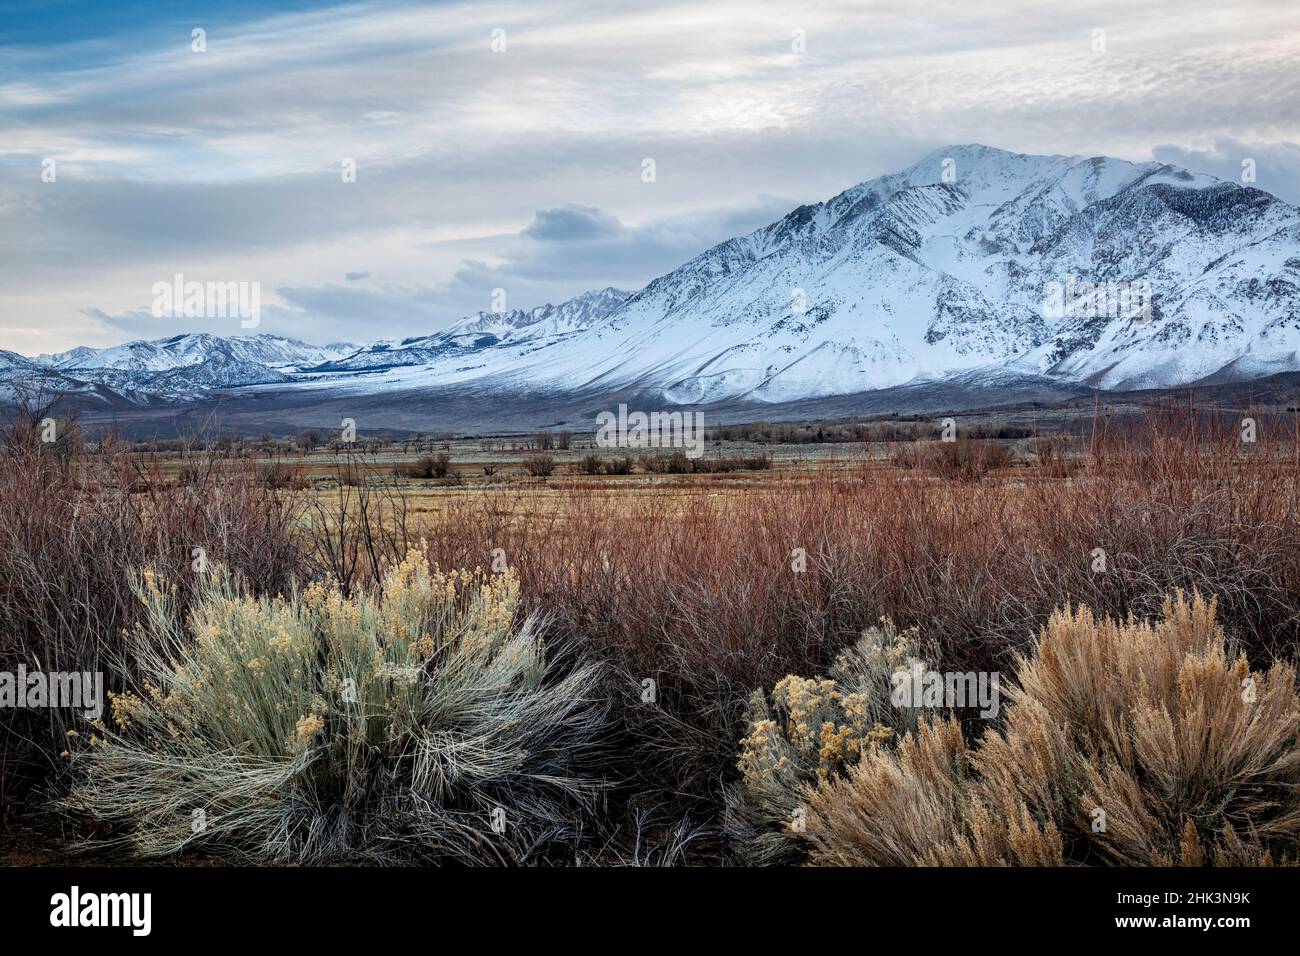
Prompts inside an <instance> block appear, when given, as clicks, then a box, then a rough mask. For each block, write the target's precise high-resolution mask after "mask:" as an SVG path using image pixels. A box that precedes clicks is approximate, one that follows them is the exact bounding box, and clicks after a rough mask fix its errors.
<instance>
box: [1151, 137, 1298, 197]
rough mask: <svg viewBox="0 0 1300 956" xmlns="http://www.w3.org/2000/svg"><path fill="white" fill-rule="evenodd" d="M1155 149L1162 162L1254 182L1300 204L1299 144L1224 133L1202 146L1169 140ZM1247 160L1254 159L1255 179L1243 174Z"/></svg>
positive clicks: (1226, 178)
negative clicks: (1257, 140) (1245, 139)
mask: <svg viewBox="0 0 1300 956" xmlns="http://www.w3.org/2000/svg"><path fill="white" fill-rule="evenodd" d="M1152 153H1153V154H1154V155H1155V158H1156V159H1158V160H1160V161H1161V162H1164V163H1172V164H1173V165H1175V166H1187V167H1190V168H1191V169H1197V170H1200V171H1202V172H1206V173H1210V174H1211V175H1214V176H1218V177H1219V178H1220V179H1224V180H1228V181H1229V182H1231V181H1234V180H1235V181H1236V182H1239V183H1243V184H1244V185H1253V186H1256V187H1258V188H1259V189H1263V190H1265V191H1266V192H1270V193H1272V194H1273V195H1275V196H1277V197H1278V198H1279V199H1284V200H1286V201H1287V202H1289V203H1292V204H1293V205H1300V144H1297V143H1243V142H1241V141H1240V140H1236V139H1231V138H1229V137H1222V138H1220V139H1216V140H1215V141H1214V142H1213V143H1212V144H1210V145H1209V146H1206V147H1202V148H1199V149H1188V148H1185V147H1181V146H1175V145H1173V144H1169V143H1166V144H1162V145H1160V146H1157V147H1156V148H1155V149H1154V150H1152ZM1248 160H1249V161H1253V162H1252V164H1251V165H1252V166H1253V170H1254V175H1255V181H1254V182H1253V183H1247V182H1246V181H1245V180H1243V178H1242V177H1243V175H1244V174H1245V169H1246V167H1245V166H1243V163H1246V162H1247V161H1248Z"/></svg>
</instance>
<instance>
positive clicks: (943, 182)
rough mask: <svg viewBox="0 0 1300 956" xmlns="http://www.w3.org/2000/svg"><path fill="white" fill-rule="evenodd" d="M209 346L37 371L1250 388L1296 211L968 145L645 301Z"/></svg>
mask: <svg viewBox="0 0 1300 956" xmlns="http://www.w3.org/2000/svg"><path fill="white" fill-rule="evenodd" d="M1053 288H1066V289H1071V290H1074V289H1080V290H1087V291H1085V292H1083V293H1081V294H1080V296H1079V297H1077V298H1076V297H1074V293H1073V292H1071V294H1070V298H1069V301H1067V302H1064V303H1063V304H1064V308H1063V309H1062V310H1059V311H1061V312H1062V314H1059V315H1058V314H1055V313H1054V312H1053V311H1052V310H1051V309H1050V308H1048V307H1047V305H1046V302H1047V300H1048V292H1049V290H1051V289H1053ZM1116 288H1121V289H1122V290H1123V291H1125V292H1131V291H1132V290H1133V289H1138V290H1143V296H1144V298H1145V301H1146V304H1147V308H1145V310H1144V311H1143V312H1142V313H1141V314H1109V313H1108V312H1105V311H1103V312H1101V313H1100V314H1099V313H1098V312H1097V310H1096V308H1094V306H1096V304H1097V303H1098V302H1102V303H1109V302H1111V301H1114V300H1116V297H1115V296H1114V294H1113V293H1114V290H1115V289H1116ZM1107 296H1110V298H1107ZM1081 303H1082V305H1081ZM187 338H188V339H194V340H195V341H186V342H180V343H179V344H175V342H176V340H181V339H187ZM201 338H202V337H201V336H199V337H197V338H196V337H195V336H190V337H184V336H177V337H173V339H169V340H157V341H156V342H153V343H126V344H125V345H123V346H116V347H114V349H117V350H119V351H118V353H115V354H109V356H108V358H105V357H104V356H105V355H106V353H113V352H114V350H113V349H107V350H86V349H84V348H83V349H74V350H70V352H67V353H60V355H59V356H54V357H47V356H41V357H38V359H46V360H47V361H46V362H44V363H42V362H41V361H38V360H24V361H25V362H31V363H33V364H34V365H36V366H38V367H39V366H42V365H43V366H44V367H47V368H50V369H52V370H55V371H57V372H58V373H60V374H63V375H68V376H73V377H80V376H85V377H86V380H89V381H93V382H96V383H98V384H101V385H105V386H107V387H109V388H113V389H118V388H126V387H128V386H134V387H135V389H136V390H137V391H144V392H147V393H149V394H151V395H157V394H162V395H168V394H174V395H176V396H180V397H182V398H183V397H184V396H192V395H194V394H196V393H199V392H202V391H204V390H210V389H219V388H249V389H267V388H272V389H279V388H288V389H302V388H310V389H329V390H334V391H339V392H341V393H344V394H367V393H373V392H383V391H403V390H418V389H420V388H425V387H433V386H437V387H439V388H442V387H455V386H469V385H473V386H474V388H475V389H476V390H480V391H488V392H497V393H501V394H504V395H509V394H522V393H526V392H527V393H532V392H540V393H552V394H578V393H588V392H596V391H602V390H603V391H606V392H613V391H618V390H636V391H639V392H642V393H645V394H657V395H659V396H661V397H662V399H663V401H665V402H668V403H678V404H699V403H706V402H712V401H719V400H731V399H744V400H749V401H760V402H788V401H796V400H800V399H805V398H815V397H819V396H829V395H837V394H853V393H858V392H867V391H872V390H878V389H886V388H892V387H897V386H902V385H907V384H915V383H931V382H942V381H944V380H945V379H951V378H954V377H956V376H963V377H964V378H963V381H966V380H969V379H970V378H971V377H972V376H973V377H975V378H979V377H981V376H984V377H987V378H988V379H989V380H990V381H994V380H997V378H998V377H999V376H1005V375H1015V376H1027V377H1031V378H1033V377H1041V378H1043V379H1044V380H1047V381H1055V382H1060V383H1063V384H1070V385H1085V386H1091V387H1098V388H1103V389H1118V388H1128V389H1133V388H1146V387H1167V386H1174V385H1185V384H1191V383H1194V382H1197V381H1201V380H1235V379H1246V378H1251V377H1259V376H1263V375H1270V374H1274V373H1277V372H1280V371H1290V370H1296V369H1300V211H1298V210H1296V209H1295V208H1294V207H1291V206H1289V205H1287V204H1286V203H1284V202H1282V201H1281V200H1279V199H1277V198H1276V197H1274V196H1272V195H1270V194H1268V193H1266V192H1263V191H1262V190H1258V189H1256V188H1254V187H1252V186H1248V185H1241V184H1237V183H1232V182H1226V181H1221V180H1218V179H1215V178H1214V177H1212V176H1208V175H1206V174H1202V173H1194V172H1190V171H1188V170H1185V169H1181V168H1179V167H1175V166H1172V165H1169V164H1166V163H1159V162H1146V163H1135V162H1130V161H1127V160H1120V159H1114V158H1110V157H1105V156H1092V157H1083V156H1062V155H1041V156H1033V155H1025V154H1020V153H1012V152H1008V151H1005V150H999V149H996V148H994V147H988V146H983V145H980V144H966V145H953V146H948V147H942V148H940V149H938V150H935V151H933V152H932V153H930V154H928V155H927V156H925V157H923V158H922V159H921V160H919V161H918V162H917V163H914V164H913V165H912V166H909V167H907V168H906V169H903V170H901V171H899V172H895V173H888V174H885V175H883V176H878V177H876V178H874V179H870V180H866V181H864V182H861V183H858V184H856V185H853V186H850V187H848V188H847V189H845V190H843V191H841V192H840V193H838V194H836V195H835V196H832V197H830V198H829V199H827V200H824V201H822V202H819V203H812V204H806V205H802V206H799V207H797V208H795V209H793V210H791V211H790V212H789V213H787V214H786V215H785V216H783V217H781V218H780V219H778V220H776V221H774V222H772V223H769V224H767V225H766V226H762V227H760V228H758V229H755V230H753V231H751V232H750V233H748V234H746V235H744V236H737V237H733V238H731V239H728V240H725V241H724V242H721V243H718V244H716V245H715V246H713V247H711V248H709V249H706V250H704V251H703V252H701V253H700V254H699V255H697V256H695V257H693V258H691V259H690V260H688V261H687V262H685V263H683V264H682V265H681V266H679V267H678V268H676V269H674V270H672V271H671V272H668V273H666V274H664V275H662V276H659V277H657V278H655V279H654V280H652V281H651V282H649V283H648V284H647V285H646V286H645V287H644V288H643V289H641V290H639V291H636V292H631V293H629V292H625V291H623V290H619V289H614V288H612V287H610V288H605V289H600V290H592V291H590V292H586V293H583V294H581V295H579V296H575V297H574V298H573V299H570V300H566V301H565V302H561V303H559V304H558V305H550V304H547V305H544V306H538V307H536V308H533V309H518V310H512V311H509V312H506V311H502V312H499V313H498V312H480V313H477V314H476V315H473V316H467V317H465V318H463V319H461V320H459V321H457V322H455V323H453V324H452V325H450V326H448V327H447V328H445V329H442V330H440V331H438V332H434V333H431V334H429V335H424V336H413V337H408V338H405V339H401V340H381V341H378V342H373V343H370V344H369V345H361V346H351V345H349V344H346V343H341V344H339V345H338V346H336V347H315V346H308V345H307V344H306V343H302V342H296V340H287V339H283V337H269V338H276V339H279V340H280V342H281V343H283V342H293V343H295V344H294V345H293V346H284V345H283V344H277V345H276V347H274V348H273V347H271V343H269V342H262V343H260V345H259V347H258V348H256V349H254V348H252V346H237V345H231V344H230V343H232V342H235V341H236V340H238V339H241V338H244V337H234V338H232V339H226V340H223V339H220V338H219V337H215V336H209V337H208V338H207V339H202V340H201V341H200V340H199V339H201ZM248 338H249V339H258V338H262V337H256V336H255V337H248ZM166 342H173V343H174V344H173V346H167V347H161V346H160V345H159V343H166ZM128 346H134V349H130V348H128ZM313 349H316V350H317V351H316V352H311V351H310V350H313ZM327 351H328V352H329V354H326V352H327ZM91 353H93V354H91ZM159 353H167V354H166V355H165V356H164V359H158V358H157V356H158V354H159ZM196 355H197V356H200V358H199V360H198V361H195V362H188V361H181V359H188V358H193V357H194V356H196ZM177 356H179V358H177ZM313 357H316V358H319V361H312V359H313ZM173 358H175V359H176V361H175V362H174V363H173V364H170V365H168V364H167V363H168V362H172V360H173ZM159 362H162V364H163V365H164V366H165V367H155V366H157V365H158V364H159ZM133 363H134V364H133ZM118 365H121V366H123V367H117V366H118ZM198 366H209V367H207V368H199V367H198ZM5 367H6V366H5V365H4V364H3V363H0V375H3V374H6V373H5V372H4V368H5ZM14 367H15V368H18V366H14ZM187 369H188V371H186V370H187Z"/></svg>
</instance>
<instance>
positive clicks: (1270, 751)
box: [808, 594, 1300, 866]
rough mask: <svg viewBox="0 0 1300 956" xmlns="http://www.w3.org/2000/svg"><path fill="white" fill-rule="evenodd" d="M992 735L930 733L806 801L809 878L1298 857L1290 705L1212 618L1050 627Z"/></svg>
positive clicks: (1070, 619) (1283, 667) (1200, 610)
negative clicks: (825, 868) (872, 871)
mask: <svg viewBox="0 0 1300 956" xmlns="http://www.w3.org/2000/svg"><path fill="white" fill-rule="evenodd" d="M1017 670H1018V682H1019V687H1018V688H1016V689H1013V691H1012V693H1011V704H1010V706H1008V707H1007V708H1006V709H1005V711H1004V715H1005V721H1006V722H1005V726H1004V728H1003V729H1002V730H1001V732H989V733H988V734H987V735H986V736H984V737H983V738H982V739H981V740H980V742H979V743H978V744H977V745H976V746H975V747H973V748H972V747H970V746H968V745H967V744H966V742H965V741H964V740H963V738H962V734H961V730H960V729H959V728H958V726H957V724H956V723H955V722H953V721H951V720H948V721H944V720H932V721H930V722H929V723H928V724H926V725H924V726H923V727H922V728H921V729H920V731H919V733H918V734H917V735H916V736H914V737H913V736H909V737H908V738H907V739H906V740H905V741H904V743H903V745H901V746H900V747H899V749H898V751H897V753H891V752H887V751H884V750H880V749H877V750H874V751H871V752H869V753H868V754H867V755H866V756H865V757H864V758H863V759H862V761H861V762H860V763H859V764H858V765H857V766H856V767H855V768H854V769H853V770H852V771H851V772H850V774H849V775H848V776H847V777H830V778H828V779H826V780H825V781H823V782H822V783H821V784H820V785H819V787H818V788H817V790H816V791H815V792H814V793H812V795H811V796H810V798H809V816H808V836H809V839H810V840H811V842H812V844H813V848H814V849H813V853H812V860H813V862H815V863H828V864H847V865H884V866H890V865H892V866H898V865H915V864H922V865H963V866H985V865H996V864H1020V865H1045V864H1050V865H1055V864H1061V863H1076V864H1077V863H1098V862H1103V863H1111V864H1117V865H1121V866H1170V865H1174V864H1181V865H1185V866H1200V865H1202V864H1207V863H1212V864H1215V865H1247V864H1268V863H1282V862H1292V861H1294V860H1295V857H1296V848H1297V842H1298V841H1300V697H1298V696H1297V693H1296V684H1295V681H1296V675H1295V671H1294V669H1293V668H1292V667H1291V666H1290V665H1287V664H1281V663H1279V664H1274V665H1273V666H1272V667H1271V668H1270V669H1269V670H1268V672H1267V673H1260V672H1252V671H1251V669H1250V666H1249V665H1248V664H1247V662H1246V659H1245V657H1244V656H1243V657H1239V658H1236V659H1235V660H1234V659H1233V657H1232V656H1231V654H1230V653H1229V649H1228V645H1227V643H1226V641H1225V639H1224V635H1223V632H1222V630H1221V629H1220V628H1219V626H1218V624H1217V623H1216V620H1215V606H1214V603H1213V602H1209V603H1207V602H1205V601H1204V600H1202V599H1201V598H1200V596H1199V595H1198V596H1196V597H1194V598H1193V599H1192V600H1191V601H1188V600H1186V599H1185V598H1184V597H1183V596H1182V594H1179V595H1178V596H1177V597H1176V598H1174V599H1173V600H1169V601H1166V603H1165V608H1164V614H1163V618H1162V619H1161V620H1159V621H1157V622H1155V623H1154V624H1149V623H1139V622H1137V621H1135V620H1133V619H1129V620H1128V621H1127V622H1124V623H1121V622H1117V621H1114V620H1110V619H1102V620H1098V619H1096V618H1094V616H1093V614H1092V612H1091V611H1090V610H1088V609H1087V608H1086V607H1081V608H1079V609H1077V610H1073V611H1071V610H1068V609H1067V610H1063V611H1058V612H1057V613H1056V614H1054V615H1053V616H1052V618H1051V620H1050V621H1049V622H1048V624H1047V626H1046V628H1044V630H1043V632H1042V635H1041V637H1040V638H1039V641H1038V644H1037V647H1036V648H1035V649H1034V651H1033V652H1032V654H1031V655H1030V656H1028V657H1024V658H1021V659H1020V660H1019V662H1018V668H1017Z"/></svg>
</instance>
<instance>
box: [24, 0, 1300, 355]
mask: <svg viewBox="0 0 1300 956" xmlns="http://www.w3.org/2000/svg"><path fill="white" fill-rule="evenodd" d="M1063 8H1068V9H1063ZM195 30H202V31H203V33H202V34H201V35H200V36H201V39H202V41H203V42H202V43H198V42H196V40H195V38H194V37H195V33H194V31H195ZM1099 30H1100V31H1104V35H1099V34H1097V33H1096V31H1099ZM1099 36H1100V38H1101V40H1102V41H1104V42H1101V43H1099V42H1098V38H1099ZM196 46H203V47H205V49H203V50H195V47H196ZM494 47H495V49H494ZM1099 47H1104V49H1099ZM966 142H982V143H986V144H989V145H993V146H999V147H1003V148H1006V149H1013V150H1018V151H1023V152H1052V153H1069V154H1075V153H1077V154H1084V155H1096V154H1108V155H1113V156H1119V157H1123V158H1126V159H1133V160H1149V159H1153V158H1155V159H1159V160H1163V161H1168V162H1174V163H1179V164H1182V165H1186V166H1189V167H1191V168H1194V169H1197V170H1201V171H1205V172H1210V173H1214V174H1216V175H1219V176H1222V177H1224V178H1236V177H1238V176H1239V174H1240V170H1241V161H1242V159H1243V158H1246V157H1250V158H1253V159H1255V160H1256V166H1257V170H1258V182H1257V184H1256V185H1258V186H1260V187H1261V188H1264V189H1268V190H1270V191H1272V192H1274V193H1276V194H1277V195H1279V196H1281V197H1283V198H1285V199H1287V200H1288V201H1291V202H1300V3H1297V2H1296V0H1233V2H1232V3H1223V2H1221V0H1213V2H1210V0H1178V2H1167V0H1155V2H1151V0H1094V2H1089V0H1082V2H1071V3H1068V4H1058V3H1047V2H1041V0H1033V2H1030V0H982V2H979V3H972V2H970V0H961V2H946V0H928V2H926V3H917V2H916V0H897V2H896V0H866V2H856V3H832V2H814V3H801V2H766V0H724V2H708V0H704V2H701V0H692V2H683V3H680V4H678V3H668V2H654V3H649V2H647V3H638V2H636V0H617V2H612V0H611V2H605V0H583V2H572V3H570V2H566V0H528V2H515V3H494V2H473V3H418V4H405V3H357V4H347V5H337V4H322V3H314V2H308V0H257V2H253V0H239V2H227V3H221V2H207V3H191V2H183V0H177V2H167V0H0V347H3V348H9V349H13V350H15V351H18V352H22V353H24V354H34V353H36V352H41V351H54V350H59V349H65V348H69V347H71V346H74V345H81V344H89V345H109V344H114V343H116V342H121V341H124V340H126V339H130V338H156V337H160V336H164V335H172V334H175V333H177V332H180V331H190V330H193V329H196V328H202V329H206V330H210V331H214V332H218V333H221V334H235V333H238V332H240V331H241V330H240V328H239V327H238V319H237V318H236V319H208V320H202V319H195V320H177V319H172V318H166V319H158V318H154V317H153V316H152V314H151V313H150V305H151V303H152V300H153V295H152V287H153V285H154V283H156V282H159V281H167V280H169V279H170V278H171V277H172V276H173V275H174V274H176V273H181V274H182V275H184V276H185V278H186V279H189V280H199V281H222V282H229V281H246V282H258V283H260V285H261V289H262V301H263V318H262V325H261V329H260V331H272V332H279V333H283V334H288V335H294V336H297V337H301V338H305V339H308V340H312V341H317V342H326V341H338V340H348V341H358V342H359V341H369V340H373V339H375V338H380V337H389V336H399V335H409V334H419V333H427V332H430V331H433V330H434V329H437V328H439V327H441V326H443V325H445V324H447V323H448V322H450V321H452V320H453V319H455V318H457V317H460V316H462V315H466V314H469V313H472V312H475V311H478V310H479V309H487V308H490V307H491V306H492V299H491V296H492V290H493V289H497V288H500V289H504V290H506V295H507V305H508V306H509V307H512V308H513V307H517V306H532V305H537V304H540V303H542V302H547V301H552V302H557V301H560V300H562V299H564V298H568V297H569V296H571V295H573V294H576V293H578V292H580V291H583V290H585V289H590V288H599V287H604V286H607V285H614V286H620V287H623V288H636V287H638V286H640V285H642V284H644V283H645V282H646V281H648V280H649V279H651V278H653V277H654V276H656V275H659V274H662V273H663V272H666V271H668V270H670V269H671V268H673V267H674V266H676V265H678V264H680V263H681V262H683V261H684V260H686V259H688V258H690V257H691V256H693V255H695V254H697V253H699V252H701V251H703V250H704V249H705V248H707V247H708V246H710V245H712V244H714V243H716V242H719V241H721V240H723V239H726V238H728V237H730V236H733V235H737V234H740V233H743V232H747V231H749V230H751V229H754V228H757V227H758V226H760V225H763V224H765V223H767V222H770V221H771V220H773V219H776V218H778V217H779V216H780V215H782V214H783V213H784V212H786V211H788V210H789V209H790V208H792V207H793V206H796V205H798V204H800V203H803V202H813V201H818V200H821V199H824V198H827V197H829V196H831V195H834V194H835V193H837V192H839V191H840V190H842V189H844V188H845V187H847V186H849V185H852V184H854V183H856V182H860V181H862V180H864V179H869V178H871V177H872V176H876V175H879V174H881V173H884V172H890V171H893V170H896V169H899V168H902V167H904V166H906V165H909V164H910V163H912V162H915V161H916V160H917V159H919V158H920V157H921V156H923V155H924V154H926V153H927V152H929V151H930V150H932V149H934V148H936V147H939V146H942V145H945V144H948V143H966ZM646 159H652V160H653V161H654V172H655V175H654V181H653V182H646V181H645V177H644V176H643V168H644V161H645V160H646ZM51 161H52V162H51ZM349 161H350V162H351V163H352V164H354V166H355V170H356V175H355V181H352V182H346V181H344V180H345V178H347V177H345V175H344V169H345V166H346V165H347V164H348V162H349ZM49 171H52V173H53V176H52V177H51V176H50V175H49ZM43 172H44V173H45V175H44V176H43ZM49 178H53V181H52V182H47V181H45V180H46V179H49Z"/></svg>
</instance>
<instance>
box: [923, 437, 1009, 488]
mask: <svg viewBox="0 0 1300 956" xmlns="http://www.w3.org/2000/svg"><path fill="white" fill-rule="evenodd" d="M926 460H927V463H928V464H929V466H930V470H931V471H932V472H933V473H934V474H935V475H937V476H938V477H940V478H945V479H948V480H949V481H968V482H975V481H980V480H982V479H983V478H985V477H986V476H987V475H988V474H989V473H990V472H992V471H993V470H994V469H997V468H1005V467H1006V466H1007V464H1008V463H1009V462H1010V460H1011V453H1010V452H1009V451H1008V450H1007V447H1006V446H1005V445H999V444H995V443H993V442H983V441H976V440H974V439H971V438H959V439H957V440H956V441H941V442H937V443H934V444H931V446H930V448H929V450H928V454H927V456H926Z"/></svg>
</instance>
